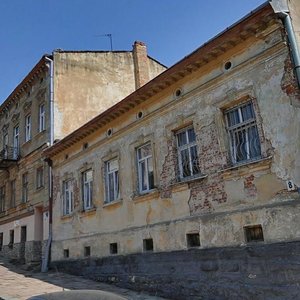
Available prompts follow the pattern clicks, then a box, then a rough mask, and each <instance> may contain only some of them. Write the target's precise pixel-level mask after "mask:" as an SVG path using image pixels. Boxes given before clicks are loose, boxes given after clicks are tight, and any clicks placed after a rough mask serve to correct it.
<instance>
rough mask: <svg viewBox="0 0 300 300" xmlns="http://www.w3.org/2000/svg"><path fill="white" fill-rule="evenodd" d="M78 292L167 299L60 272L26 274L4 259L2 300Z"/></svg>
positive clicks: (0, 286) (0, 285)
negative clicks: (68, 291)
mask: <svg viewBox="0 0 300 300" xmlns="http://www.w3.org/2000/svg"><path fill="white" fill-rule="evenodd" d="M78 289H90V290H103V291H107V292H112V293H115V294H117V295H120V296H123V297H126V298H127V299H130V300H163V299H165V298H160V297H154V296H149V295H147V294H142V293H138V292H134V291H131V290H127V289H122V288H118V287H116V286H113V285H110V284H105V283H99V282H95V281H92V280H88V279H85V278H83V277H80V276H73V275H69V274H65V273H60V272H54V271H50V272H48V273H36V272H31V271H23V270H22V269H20V268H18V267H16V266H14V265H12V264H10V263H8V262H7V261H4V260H3V259H2V258H1V257H0V300H26V299H27V298H29V297H31V296H35V295H39V294H44V293H51V292H58V291H63V290H78ZM87 300H88V299H87Z"/></svg>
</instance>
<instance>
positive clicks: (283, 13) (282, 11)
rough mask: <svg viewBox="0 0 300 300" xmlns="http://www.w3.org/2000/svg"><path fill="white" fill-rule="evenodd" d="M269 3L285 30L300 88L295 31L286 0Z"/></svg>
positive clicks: (298, 57) (298, 55)
mask: <svg viewBox="0 0 300 300" xmlns="http://www.w3.org/2000/svg"><path fill="white" fill-rule="evenodd" d="M269 3H270V5H271V6H272V8H273V10H274V12H275V14H277V15H278V17H279V18H280V19H281V20H282V22H283V24H284V27H285V30H286V32H287V36H288V40H289V46H290V49H291V53H292V58H293V63H294V70H295V73H296V78H297V82H298V87H299V88H300V52H299V48H298V44H297V40H296V36H295V31H294V29H293V24H292V21H291V17H290V15H289V8H288V4H287V2H286V0H270V1H269Z"/></svg>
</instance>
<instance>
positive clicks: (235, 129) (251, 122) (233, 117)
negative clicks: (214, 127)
mask: <svg viewBox="0 0 300 300" xmlns="http://www.w3.org/2000/svg"><path fill="white" fill-rule="evenodd" d="M226 119H227V131H228V134H229V140H230V152H231V160H232V163H233V164H238V163H243V162H245V161H251V160H256V159H259V158H261V146H260V139H259V134H258V129H257V125H256V118H255V113H254V109H253V103H252V102H251V101H249V102H247V103H245V104H243V105H240V106H238V107H235V108H233V109H230V110H228V111H227V112H226Z"/></svg>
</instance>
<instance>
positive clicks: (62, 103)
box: [54, 51, 165, 139]
mask: <svg viewBox="0 0 300 300" xmlns="http://www.w3.org/2000/svg"><path fill="white" fill-rule="evenodd" d="M148 60H149V74H148V78H149V79H152V78H153V77H154V76H156V75H158V74H159V73H161V72H162V71H163V70H165V67H163V66H162V65H161V64H159V63H157V62H155V61H154V60H152V59H150V58H149V59H148ZM54 72H55V74H54V97H55V99H54V100H55V101H54V124H55V139H61V138H62V137H64V136H66V135H67V134H69V133H71V132H72V131H73V130H75V129H77V128H78V127H80V126H81V125H83V124H84V123H86V122H87V121H89V120H90V119H92V118H93V117H95V116H96V115H98V114H99V113H101V112H103V111H104V110H106V109H108V108H109V107H111V106H112V105H113V104H115V103H117V102H118V101H120V100H121V99H123V98H125V97H126V96H127V95H129V94H130V93H132V92H133V91H134V90H135V88H136V86H135V84H136V82H135V74H136V73H135V66H134V63H133V54H132V52H121V51H120V52H118V51H116V52H54ZM70 99H71V101H70Z"/></svg>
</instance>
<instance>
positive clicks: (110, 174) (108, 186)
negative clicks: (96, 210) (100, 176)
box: [105, 157, 120, 203]
mask: <svg viewBox="0 0 300 300" xmlns="http://www.w3.org/2000/svg"><path fill="white" fill-rule="evenodd" d="M112 165H115V167H114V168H111V166H112ZM111 178H112V181H111V180H110V179H111ZM105 191H106V193H105V194H106V195H105V196H106V197H105V203H110V202H113V201H117V200H118V199H119V197H120V184H119V160H118V158H117V157H116V158H113V159H110V160H108V161H106V162H105ZM111 191H112V192H111Z"/></svg>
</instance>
